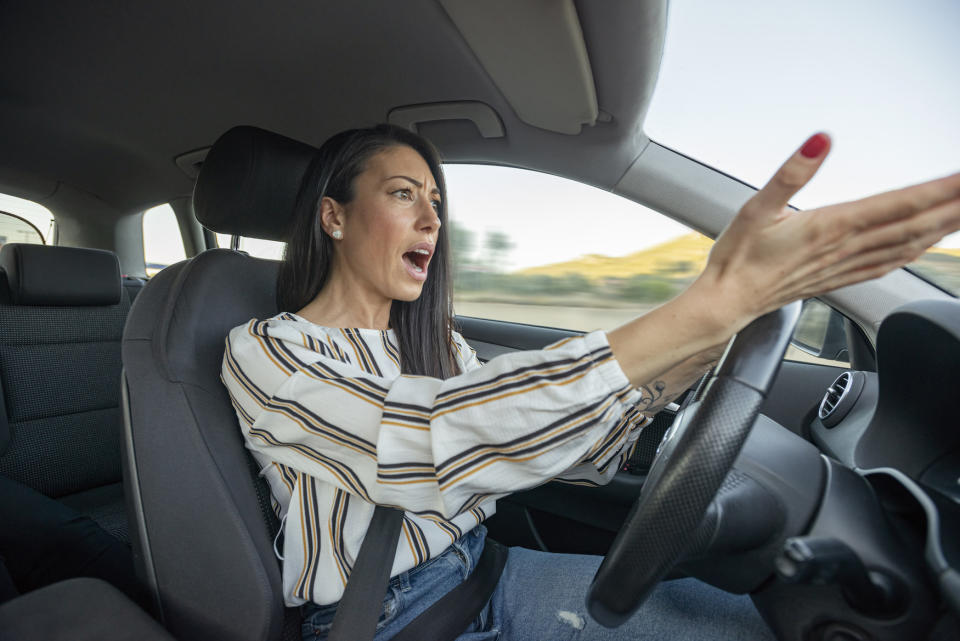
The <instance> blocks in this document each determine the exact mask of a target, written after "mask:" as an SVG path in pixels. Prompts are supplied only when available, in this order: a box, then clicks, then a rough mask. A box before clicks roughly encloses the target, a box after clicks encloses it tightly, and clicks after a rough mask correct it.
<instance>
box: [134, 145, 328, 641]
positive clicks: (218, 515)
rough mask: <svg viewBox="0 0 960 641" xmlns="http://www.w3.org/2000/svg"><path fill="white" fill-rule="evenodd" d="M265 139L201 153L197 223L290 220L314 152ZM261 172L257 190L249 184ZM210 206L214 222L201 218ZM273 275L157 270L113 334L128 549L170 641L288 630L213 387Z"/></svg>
mask: <svg viewBox="0 0 960 641" xmlns="http://www.w3.org/2000/svg"><path fill="white" fill-rule="evenodd" d="M273 136H274V135H273V134H268V133H267V132H262V131H260V130H248V129H241V130H240V131H239V133H238V134H236V135H231V133H228V134H225V135H224V136H223V137H222V138H221V140H219V141H218V142H217V143H216V144H215V145H214V147H213V148H212V149H211V151H210V153H209V154H208V156H207V159H206V161H205V163H204V167H203V169H202V170H201V174H200V177H199V179H198V183H197V187H196V189H195V194H194V204H195V208H196V209H197V214H198V218H200V220H201V222H203V223H204V224H205V225H207V227H209V228H212V229H213V230H214V231H222V232H226V233H238V234H244V235H251V234H247V233H245V232H247V231H249V230H250V229H254V228H255V227H253V226H251V225H252V224H253V223H251V224H250V225H247V224H246V223H249V222H250V221H251V220H252V219H254V218H255V219H256V221H255V222H256V225H259V226H260V227H263V226H264V222H263V220H261V219H262V218H264V217H269V218H270V219H278V220H280V222H279V223H278V229H282V227H283V220H282V219H283V216H282V215H280V214H282V212H292V208H293V200H294V199H295V197H296V191H297V189H298V188H299V182H300V177H301V176H302V175H303V171H304V170H305V169H306V166H307V164H308V163H309V161H310V159H311V158H312V155H313V153H314V152H315V150H314V149H313V148H312V147H308V146H306V145H302V144H301V143H296V142H294V141H291V140H289V139H286V138H282V137H279V136H277V137H276V139H278V140H279V141H280V143H279V150H278V145H277V144H273V143H274V142H276V141H274V140H273V138H272V137H273ZM291 154H293V155H292V156H291ZM294 161H295V162H294ZM277 172H280V173H277ZM298 172H299V173H298ZM263 177H268V178H269V180H268V181H267V186H266V187H263V186H262V185H261V184H260V183H259V182H258V180H259V179H260V178H263ZM260 187H263V188H260ZM284 187H285V188H284ZM238 194H239V196H238ZM278 199H279V200H278ZM211 210H216V211H218V212H219V213H220V214H221V219H222V220H223V221H224V222H223V224H222V225H221V224H219V223H215V222H214V223H212V222H210V219H205V218H204V217H203V214H206V213H209V212H210V211H211ZM224 210H229V214H227V213H225V212H224ZM278 216H279V218H278ZM258 235H260V236H261V237H262V236H263V234H258ZM274 239H282V233H281V232H277V234H276V235H275V236H274ZM278 266H279V264H278V263H277V262H275V261H265V260H259V259H254V258H250V257H248V256H246V255H244V254H243V253H241V252H235V251H231V250H225V249H213V250H208V251H206V252H204V253H202V254H200V255H198V256H196V257H195V258H193V259H191V260H188V261H185V262H182V263H179V264H177V265H173V266H171V267H168V268H166V269H164V270H163V271H161V272H160V273H159V274H157V275H156V276H155V277H154V278H153V279H151V280H150V282H148V283H147V285H146V286H145V287H144V288H143V291H141V292H140V294H139V295H138V297H137V302H136V305H135V306H134V308H133V310H132V312H131V315H130V318H129V321H128V323H127V328H126V332H125V333H124V338H123V364H124V374H123V378H124V390H125V391H124V394H125V406H126V408H127V411H126V415H125V417H124V418H125V438H126V442H125V448H126V450H125V456H124V465H125V475H126V478H127V485H128V488H129V495H128V502H129V508H130V512H131V518H132V519H133V522H134V527H133V528H132V532H131V534H132V538H133V540H134V554H135V558H136V559H137V563H138V566H139V569H140V570H141V572H142V573H143V578H145V579H146V582H147V584H148V585H149V586H150V587H151V588H152V590H153V592H154V595H155V597H156V605H157V608H158V614H159V615H160V616H161V620H162V622H163V623H164V625H165V626H166V627H167V629H168V630H170V631H171V632H172V633H173V635H174V636H176V637H177V638H178V639H209V640H218V639H223V640H226V639H230V640H234V641H236V640H241V641H242V640H250V641H265V640H267V641H268V640H273V639H279V638H281V636H283V635H284V632H285V631H286V632H292V634H294V635H298V634H299V629H298V626H297V619H296V617H295V616H292V615H291V613H295V611H292V610H290V611H285V609H284V606H283V598H282V585H281V579H280V567H279V562H278V560H277V558H276V556H275V554H274V550H273V534H274V532H275V531H276V517H275V516H274V514H273V511H272V509H271V507H270V499H269V494H268V493H267V492H266V491H265V490H266V488H265V484H264V483H263V481H262V480H261V479H259V478H257V477H256V471H257V470H256V469H255V468H254V471H253V473H251V465H252V463H253V461H252V457H251V456H250V455H249V453H248V452H247V451H246V449H245V448H244V445H243V439H242V435H241V431H240V426H239V424H238V422H237V418H236V413H235V411H234V408H233V406H232V404H231V402H230V398H229V395H228V394H227V391H226V388H225V387H224V385H223V383H222V382H221V380H220V366H221V362H222V359H223V350H224V345H225V339H226V336H227V334H228V333H229V331H230V330H231V329H232V328H233V327H236V326H237V325H241V324H243V323H245V322H247V321H248V320H250V319H251V318H265V317H269V316H272V315H274V314H276V312H277V309H276V278H277V269H278ZM291 622H292V624H291ZM285 624H286V625H285Z"/></svg>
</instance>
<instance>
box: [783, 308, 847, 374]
mask: <svg viewBox="0 0 960 641" xmlns="http://www.w3.org/2000/svg"><path fill="white" fill-rule="evenodd" d="M786 358H787V360H791V361H799V362H803V363H816V364H819V365H832V366H834V367H850V353H849V349H848V347H847V330H846V319H844V317H843V315H842V314H841V313H840V312H838V311H836V310H834V309H833V308H832V307H830V306H829V305H827V304H825V303H822V302H820V301H818V300H816V299H813V298H811V299H809V300H806V301H804V302H803V311H801V312H800V319H799V320H798V321H797V328H796V329H795V330H794V332H793V340H792V341H791V343H790V347H788V348H787V354H786Z"/></svg>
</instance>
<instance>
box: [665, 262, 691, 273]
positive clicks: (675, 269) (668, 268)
mask: <svg viewBox="0 0 960 641" xmlns="http://www.w3.org/2000/svg"><path fill="white" fill-rule="evenodd" d="M696 268H697V266H696V263H694V262H693V261H692V260H672V261H670V262H669V263H667V264H666V265H664V266H663V267H660V268H658V269H657V271H658V272H661V273H663V274H686V273H688V272H692V271H693V270H694V269H696Z"/></svg>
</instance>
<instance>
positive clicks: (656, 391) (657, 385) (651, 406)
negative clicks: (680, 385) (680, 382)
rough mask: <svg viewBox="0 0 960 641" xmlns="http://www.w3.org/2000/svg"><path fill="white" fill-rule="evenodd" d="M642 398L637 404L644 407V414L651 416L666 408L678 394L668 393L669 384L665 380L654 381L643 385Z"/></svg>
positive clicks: (640, 388) (641, 389) (641, 388)
mask: <svg viewBox="0 0 960 641" xmlns="http://www.w3.org/2000/svg"><path fill="white" fill-rule="evenodd" d="M639 390H640V400H639V401H638V402H637V405H639V406H640V407H642V408H643V412H644V414H650V415H651V416H652V415H654V414H656V413H657V412H659V411H660V410H662V409H663V408H665V407H666V406H667V405H669V404H670V403H671V401H673V399H675V398H676V397H677V396H679V395H678V394H675V393H669V394H668V393H667V384H666V383H665V382H664V381H654V382H653V383H651V384H650V385H641V386H640V387H639Z"/></svg>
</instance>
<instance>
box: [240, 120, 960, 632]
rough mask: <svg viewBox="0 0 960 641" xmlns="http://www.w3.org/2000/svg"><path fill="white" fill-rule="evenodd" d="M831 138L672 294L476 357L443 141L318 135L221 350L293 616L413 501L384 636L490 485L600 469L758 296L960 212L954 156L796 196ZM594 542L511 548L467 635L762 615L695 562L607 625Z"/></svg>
mask: <svg viewBox="0 0 960 641" xmlns="http://www.w3.org/2000/svg"><path fill="white" fill-rule="evenodd" d="M829 144H830V141H829V139H828V138H827V137H826V136H825V135H823V134H817V135H815V136H813V137H812V138H811V139H810V140H809V141H807V142H806V143H805V144H804V146H803V147H802V148H801V149H800V150H798V152H797V153H795V154H794V155H793V156H792V157H791V158H790V159H789V160H788V161H787V163H786V164H785V165H784V166H783V167H782V168H781V169H780V170H779V171H778V172H777V174H776V175H775V176H774V177H773V179H771V181H770V182H769V183H768V184H767V185H766V186H765V187H764V188H763V189H762V190H760V191H759V192H758V193H757V194H756V195H755V196H754V197H753V198H751V199H750V201H748V202H747V204H746V205H745V206H744V207H743V209H742V210H741V212H740V213H739V215H738V216H737V217H736V218H735V219H734V221H733V222H732V223H731V225H730V226H729V227H728V229H727V230H726V231H725V232H724V233H723V234H722V235H721V237H720V238H719V239H718V240H717V243H716V245H715V246H714V248H713V251H712V252H711V255H710V259H709V261H708V264H707V267H706V269H705V270H704V272H703V274H701V275H700V277H699V278H698V279H697V280H696V281H695V282H694V283H693V284H692V285H691V286H690V287H689V288H688V289H687V290H686V291H685V292H683V293H682V294H680V295H679V296H677V297H676V298H675V299H674V300H672V301H671V302H669V303H667V304H665V305H663V306H661V307H659V308H658V309H656V310H654V311H652V312H650V313H648V314H647V315H645V316H643V317H640V318H637V319H636V320H634V321H631V322H630V323H628V324H626V325H624V326H622V327H620V328H618V329H616V330H613V331H611V332H606V333H605V332H601V331H597V332H592V333H589V334H586V335H585V336H583V337H577V338H572V339H567V340H564V341H560V342H558V343H555V344H553V345H551V346H549V347H547V348H545V349H544V350H540V351H530V352H518V353H513V354H507V355H504V356H501V357H498V358H496V359H493V360H491V361H490V362H489V363H487V364H486V365H485V366H484V367H482V368H481V367H480V366H479V363H478V361H477V358H476V355H475V354H474V352H473V350H472V349H470V346H469V345H467V343H466V342H465V341H464V340H463V338H462V337H461V336H460V335H459V334H458V333H456V332H454V331H453V330H452V309H451V295H450V284H449V278H450V277H449V273H450V270H449V265H448V262H449V244H448V239H447V236H446V233H445V229H446V228H445V227H444V225H443V223H444V222H445V221H446V215H447V214H446V193H445V186H444V182H443V173H442V170H441V167H440V163H439V160H438V157H437V154H436V152H435V151H434V150H433V149H432V147H431V146H430V145H429V143H427V142H426V141H425V140H423V139H422V138H420V137H418V136H416V135H414V134H412V133H410V132H407V131H405V130H402V129H398V128H395V127H390V126H384V125H381V126H378V127H375V128H372V129H364V130H352V131H347V132H343V133H341V134H338V135H337V136H334V137H333V138H331V139H330V140H328V141H327V142H326V143H325V144H324V145H323V147H322V148H321V150H320V153H319V154H318V157H317V158H316V160H315V162H314V163H313V165H312V167H311V169H310V170H308V172H307V175H306V176H305V178H304V182H303V186H302V190H301V194H300V196H299V199H298V204H297V212H296V222H295V229H294V232H293V235H292V237H291V240H290V243H289V244H288V247H287V253H286V256H285V259H284V262H283V264H282V265H281V269H280V273H279V277H278V299H279V301H278V302H279V307H280V309H281V310H284V311H283V312H282V313H281V314H279V315H278V316H276V317H274V318H272V319H267V320H252V321H250V322H249V323H247V324H246V325H243V326H240V327H237V328H235V329H234V330H233V331H232V332H231V333H230V336H229V337H228V340H227V348H226V353H225V356H224V363H223V380H224V382H225V384H226V385H227V387H228V389H229V391H230V394H231V397H232V399H233V402H234V405H235V407H236V410H237V414H238V416H239V418H240V421H241V425H242V428H243V431H244V437H245V439H246V444H247V447H248V448H249V449H250V450H251V451H252V452H253V453H254V456H255V457H256V458H257V460H258V461H259V463H260V464H261V467H262V469H263V475H264V476H265V477H266V478H267V480H268V481H269V484H270V487H271V490H272V493H273V498H274V507H275V509H276V510H277V513H278V515H279V516H280V517H281V518H282V519H283V521H284V527H283V528H282V529H283V532H284V540H283V553H282V555H281V556H282V558H283V559H284V567H283V587H284V596H285V599H286V602H287V604H288V605H291V606H293V605H300V604H307V605H306V613H305V614H306V620H305V623H304V636H305V638H323V637H324V636H325V635H326V633H327V630H328V628H329V624H330V621H331V620H332V618H333V613H334V611H335V604H336V602H337V601H338V600H339V599H340V597H341V596H342V594H343V589H344V586H345V585H346V581H347V578H348V576H349V573H350V570H351V568H352V563H353V560H354V559H355V558H356V554H357V551H358V550H359V547H360V542H361V541H362V539H363V536H364V533H365V532H366V528H367V525H368V524H369V522H370V518H371V515H372V513H373V509H374V505H375V504H385V505H392V506H401V507H403V508H404V509H405V510H406V512H405V515H404V519H403V526H402V534H401V538H400V544H399V546H398V548H397V554H396V558H395V562H394V565H393V568H392V571H391V576H392V577H393V578H392V579H391V586H390V589H389V590H388V594H387V597H386V599H385V601H384V609H383V613H382V615H381V621H380V623H379V625H378V633H377V638H378V639H388V638H390V637H391V636H393V635H394V634H396V633H397V632H398V631H399V630H401V629H402V628H403V627H404V626H405V625H406V624H407V623H408V622H409V621H410V620H412V619H413V618H414V617H415V616H416V615H417V614H418V613H419V612H421V611H423V610H424V609H426V608H427V607H428V606H429V605H430V604H431V603H433V602H434V601H436V600H437V599H438V598H439V597H441V596H442V595H443V594H445V593H446V592H447V591H449V590H450V589H451V588H452V587H453V586H455V585H456V584H458V583H459V582H460V581H462V580H463V578H464V577H465V576H467V574H468V573H469V571H470V570H471V569H472V567H473V566H474V565H475V564H476V562H477V559H478V558H479V554H480V551H481V550H482V548H483V539H484V535H485V530H484V528H483V527H482V525H481V523H482V521H483V520H484V519H485V518H487V517H489V516H490V515H491V514H492V513H493V511H494V509H495V502H496V499H497V498H499V497H501V496H504V495H506V494H509V493H511V492H515V491H518V490H522V489H525V488H529V487H533V486H535V485H539V484H541V483H543V482H545V481H547V480H550V479H554V478H559V479H561V480H568V481H573V482H578V483H584V482H586V483H604V482H606V481H608V480H609V479H610V478H611V477H612V475H613V474H614V473H615V471H616V469H617V468H618V467H619V463H620V462H621V460H622V459H623V457H624V456H625V454H626V453H627V452H628V451H629V449H630V446H631V444H632V443H634V442H635V440H636V438H637V435H638V433H639V431H640V430H641V429H642V428H643V426H644V425H645V424H646V423H647V421H648V420H649V419H648V417H649V415H651V414H653V413H655V412H656V411H657V410H659V409H660V408H661V407H662V406H663V405H665V404H666V403H667V402H669V400H670V399H672V398H674V397H675V396H676V395H677V394H679V393H680V392H682V391H683V390H684V389H686V388H687V387H688V386H689V385H690V384H691V383H692V382H693V381H694V380H695V379H696V378H697V377H698V376H699V375H700V374H701V373H702V372H703V371H704V370H705V368H707V367H708V366H709V365H710V364H712V362H713V361H714V360H715V358H716V357H717V355H718V349H717V348H718V346H721V345H723V344H724V343H725V342H726V341H727V340H728V339H729V338H730V337H731V336H732V335H733V334H734V333H736V332H737V331H738V330H739V329H741V328H743V327H744V326H745V325H747V324H748V323H749V322H750V321H751V320H753V319H754V318H756V317H757V316H760V315H761V314H764V313H766V312H769V311H771V310H774V309H777V308H778V307H780V306H782V305H784V304H786V303H788V302H791V301H793V300H797V299H799V298H805V297H809V296H813V295H816V294H819V293H822V292H824V291H827V290H830V289H834V288H837V287H841V286H844V285H848V284H852V283H855V282H859V281H862V280H867V279H870V278H874V277H876V276H879V275H881V274H883V273H885V272H887V271H889V270H891V269H894V268H896V267H898V266H900V265H903V264H905V263H906V262H909V261H910V260H912V259H914V258H915V257H917V256H918V255H919V254H920V253H922V252H923V251H924V250H925V249H926V248H927V247H929V246H930V245H932V244H934V243H935V242H937V241H938V240H939V239H940V238H941V237H942V236H943V235H945V234H946V233H949V232H950V231H952V230H954V229H956V228H958V227H960V174H958V175H954V176H951V177H948V178H945V179H942V180H939V181H934V182H930V183H926V184H924V185H919V186H916V187H912V188H909V189H906V190H901V191H899V192H891V193H889V194H883V195H880V196H874V197H872V198H868V199H864V200H861V201H857V202H854V203H848V204H844V205H836V206H833V207H827V208H823V209H820V210H813V211H806V212H792V213H791V212H790V211H789V210H788V209H786V205H787V202H788V200H789V199H790V198H791V197H792V196H793V195H794V194H795V193H796V192H797V191H798V190H799V189H800V188H801V187H802V186H803V185H804V184H805V183H806V182H807V181H808V180H809V179H810V178H811V177H812V176H813V174H814V173H815V172H816V170H817V168H818V167H819V166H820V164H821V163H822V162H823V160H824V158H825V157H826V155H827V152H828V149H829ZM598 563H599V558H596V557H586V556H577V555H557V554H546V553H541V552H534V551H530V550H522V549H512V550H511V551H510V553H509V556H508V559H507V562H506V566H505V569H504V571H503V574H502V577H501V579H500V582H499V584H498V587H497V588H496V591H495V592H494V594H493V596H492V597H491V599H490V602H489V603H488V604H487V606H486V607H485V609H484V610H483V612H482V613H481V616H480V617H479V619H478V620H477V621H475V622H474V624H473V626H471V628H470V630H469V631H468V632H467V633H465V635H464V636H463V637H462V638H464V639H487V638H501V639H514V638H523V639H560V638H567V637H573V636H576V638H581V639H588V638H589V639H642V638H686V637H687V636H689V637H690V638H704V637H703V633H704V631H705V630H710V631H712V634H714V635H715V638H741V639H747V638H770V637H769V634H770V633H769V632H768V631H767V630H766V628H765V627H764V625H763V623H762V622H761V620H760V618H759V616H758V614H757V613H756V611H755V610H754V609H753V607H752V605H751V604H750V602H749V600H748V599H746V598H745V597H734V596H732V595H727V594H725V593H722V592H720V591H717V590H713V589H712V588H709V587H707V586H704V585H703V584H700V583H698V582H695V581H691V580H685V581H679V582H670V583H665V584H663V585H661V586H660V587H659V588H658V589H657V590H656V591H655V592H654V594H653V596H652V597H651V598H650V599H649V600H648V602H647V603H646V604H645V605H644V606H643V608H642V609H641V610H640V611H639V612H638V613H637V614H636V615H635V616H634V617H633V618H632V619H631V621H630V622H629V623H628V624H627V625H625V626H623V627H622V628H619V629H617V630H607V629H604V628H601V627H600V626H598V625H597V624H595V623H593V622H592V621H591V620H590V619H589V617H587V616H585V614H584V608H583V600H584V595H585V593H586V589H587V586H588V584H589V582H590V579H591V577H592V576H593V573H594V571H595V570H596V567H597V565H598ZM498 634H499V636H497V635H498Z"/></svg>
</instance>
